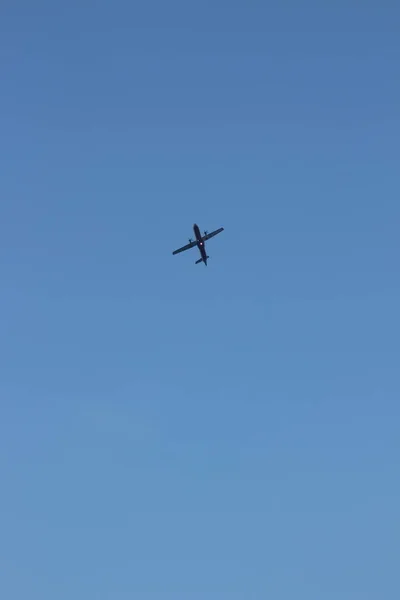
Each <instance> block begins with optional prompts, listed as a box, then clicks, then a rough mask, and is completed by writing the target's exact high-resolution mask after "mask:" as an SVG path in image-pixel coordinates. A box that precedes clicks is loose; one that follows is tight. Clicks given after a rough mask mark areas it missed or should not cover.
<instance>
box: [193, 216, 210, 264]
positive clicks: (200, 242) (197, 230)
mask: <svg viewBox="0 0 400 600" xmlns="http://www.w3.org/2000/svg"><path fill="white" fill-rule="evenodd" d="M193 231H194V235H195V237H196V242H197V247H198V249H199V250H200V254H201V258H202V259H203V262H204V264H205V265H207V258H208V256H207V253H206V246H205V243H204V241H203V239H202V235H201V232H200V228H199V226H198V225H197V224H196V223H195V224H194V225H193Z"/></svg>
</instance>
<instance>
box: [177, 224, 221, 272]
mask: <svg viewBox="0 0 400 600" xmlns="http://www.w3.org/2000/svg"><path fill="white" fill-rule="evenodd" d="M193 231H194V235H195V237H196V239H195V240H192V239H190V238H189V243H188V244H187V245H186V246H182V248H179V249H178V250H175V251H174V252H173V253H172V254H179V252H184V251H185V250H190V248H194V247H195V246H197V247H198V249H199V250H200V254H201V258H199V260H196V263H195V264H196V265H198V264H199V263H201V262H203V263H204V264H205V265H206V266H207V259H208V258H210V257H209V256H207V252H206V246H205V242H206V241H207V240H209V239H210V238H212V237H214V235H217V234H218V233H221V231H224V228H223V227H220V228H219V229H216V230H215V231H212V232H211V233H207V231H205V232H204V235H203V236H202V235H201V233H200V229H199V226H198V225H196V223H195V224H194V225H193Z"/></svg>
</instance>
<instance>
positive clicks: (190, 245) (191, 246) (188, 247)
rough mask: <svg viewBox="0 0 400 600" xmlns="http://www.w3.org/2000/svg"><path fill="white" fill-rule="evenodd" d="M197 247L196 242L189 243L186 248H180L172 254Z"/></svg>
mask: <svg viewBox="0 0 400 600" xmlns="http://www.w3.org/2000/svg"><path fill="white" fill-rule="evenodd" d="M195 246H197V242H190V244H186V246H182V248H179V249H178V250H174V251H173V253H172V254H179V252H184V251H185V250H190V248H194V247H195Z"/></svg>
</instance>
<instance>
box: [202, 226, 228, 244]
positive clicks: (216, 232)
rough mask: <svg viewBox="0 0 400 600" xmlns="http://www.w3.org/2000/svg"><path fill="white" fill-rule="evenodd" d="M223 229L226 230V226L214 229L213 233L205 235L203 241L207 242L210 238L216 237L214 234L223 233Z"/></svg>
mask: <svg viewBox="0 0 400 600" xmlns="http://www.w3.org/2000/svg"><path fill="white" fill-rule="evenodd" d="M223 230H224V228H223V227H220V228H219V229H216V230H215V231H212V232H211V233H207V235H204V236H203V241H204V242H206V241H207V240H209V239H210V238H212V237H214V235H217V234H218V233H221V231H223Z"/></svg>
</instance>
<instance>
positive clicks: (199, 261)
mask: <svg viewBox="0 0 400 600" xmlns="http://www.w3.org/2000/svg"><path fill="white" fill-rule="evenodd" d="M209 258H210V257H209V256H206V260H208V259H209ZM202 262H204V263H205V264H206V265H207V263H206V262H205V261H204V260H203V259H202V258H199V260H196V265H198V264H199V263H202Z"/></svg>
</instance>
